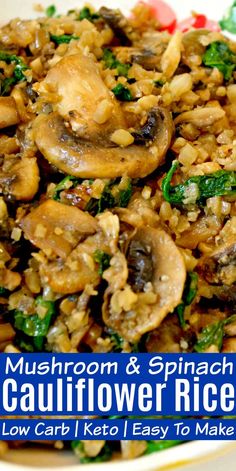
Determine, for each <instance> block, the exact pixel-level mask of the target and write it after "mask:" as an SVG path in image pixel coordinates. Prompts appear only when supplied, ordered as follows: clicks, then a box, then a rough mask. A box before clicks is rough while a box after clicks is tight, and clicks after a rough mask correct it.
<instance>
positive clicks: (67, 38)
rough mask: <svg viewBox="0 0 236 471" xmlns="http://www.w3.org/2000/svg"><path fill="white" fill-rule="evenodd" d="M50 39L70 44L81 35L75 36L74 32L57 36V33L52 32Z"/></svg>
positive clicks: (58, 42) (56, 42) (57, 42)
mask: <svg viewBox="0 0 236 471" xmlns="http://www.w3.org/2000/svg"><path fill="white" fill-rule="evenodd" d="M50 39H51V41H53V42H54V43H55V44H58V45H59V44H63V43H64V44H68V43H69V42H70V41H71V40H72V39H79V36H75V35H73V34H61V35H60V36H56V35H55V34H50Z"/></svg>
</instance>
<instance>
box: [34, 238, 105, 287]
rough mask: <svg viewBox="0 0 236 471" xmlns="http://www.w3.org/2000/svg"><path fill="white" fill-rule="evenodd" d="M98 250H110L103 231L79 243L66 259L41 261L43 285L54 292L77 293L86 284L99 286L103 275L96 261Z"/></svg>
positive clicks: (40, 269)
mask: <svg viewBox="0 0 236 471" xmlns="http://www.w3.org/2000/svg"><path fill="white" fill-rule="evenodd" d="M96 250H102V251H103V252H106V253H109V252H110V249H109V247H108V242H107V240H106V238H105V237H104V236H103V234H102V233H101V231H98V232H96V234H94V235H92V236H88V237H87V238H86V239H85V240H84V241H83V242H81V243H79V244H78V245H77V247H75V249H74V250H72V252H71V253H70V254H69V255H68V257H67V258H66V259H65V260H62V259H57V260H55V261H51V262H50V261H49V262H48V261H46V262H43V263H41V264H40V268H39V272H40V276H41V282H42V285H45V286H48V285H49V286H50V287H51V289H52V290H53V291H54V292H56V293H61V294H73V293H77V292H78V291H82V290H83V289H84V288H85V287H86V285H91V286H97V285H98V283H99V281H100V279H101V276H100V275H99V273H98V268H97V265H96V264H95V262H94V253H95V252H96Z"/></svg>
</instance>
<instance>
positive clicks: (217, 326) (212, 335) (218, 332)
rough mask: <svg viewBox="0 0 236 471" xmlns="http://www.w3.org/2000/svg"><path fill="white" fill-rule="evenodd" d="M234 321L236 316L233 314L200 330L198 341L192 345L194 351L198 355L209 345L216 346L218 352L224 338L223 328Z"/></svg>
mask: <svg viewBox="0 0 236 471" xmlns="http://www.w3.org/2000/svg"><path fill="white" fill-rule="evenodd" d="M235 321H236V315H235V314H233V315H232V316H230V317H227V318H226V319H223V320H220V321H218V322H215V323H214V324H210V325H208V326H206V327H204V329H202V331H201V333H200V335H199V336H198V340H197V342H196V344H195V345H194V350H195V351H196V352H198V353H201V352H204V351H205V350H206V349H207V348H209V347H210V346H211V345H216V346H217V347H218V349H219V351H220V350H221V348H222V344H223V338H224V326H225V325H228V324H231V323H232V322H235Z"/></svg>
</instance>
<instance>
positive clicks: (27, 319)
mask: <svg viewBox="0 0 236 471" xmlns="http://www.w3.org/2000/svg"><path fill="white" fill-rule="evenodd" d="M35 306H36V307H38V306H40V307H41V308H43V309H44V310H45V315H44V317H42V318H41V317H40V316H39V315H38V314H37V313H35V314H31V315H26V314H25V313H24V312H23V311H20V310H15V311H14V327H15V328H16V329H17V330H19V331H21V332H23V333H24V334H25V335H26V336H27V337H33V339H32V344H33V346H34V347H35V348H36V350H39V351H40V350H42V348H43V344H44V340H45V337H46V335H47V333H48V329H49V326H50V324H51V322H52V319H53V317H54V315H55V303H54V302H52V301H45V300H44V299H43V298H42V297H41V296H38V297H37V298H36V300H35ZM30 343H31V342H30Z"/></svg>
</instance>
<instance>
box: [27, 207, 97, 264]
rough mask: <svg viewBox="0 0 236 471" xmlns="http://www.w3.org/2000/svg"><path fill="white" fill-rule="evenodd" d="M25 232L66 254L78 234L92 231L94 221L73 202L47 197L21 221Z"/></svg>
mask: <svg viewBox="0 0 236 471" xmlns="http://www.w3.org/2000/svg"><path fill="white" fill-rule="evenodd" d="M20 226H21V228H22V229H23V231H24V234H25V236H26V237H27V238H28V239H29V240H30V241H31V243H32V244H34V245H36V246H37V247H39V248H40V249H42V250H46V251H49V252H50V254H51V253H52V254H56V255H58V256H59V257H62V258H66V257H67V256H68V255H69V253H70V252H71V250H72V249H73V248H74V247H75V246H76V245H77V244H78V242H79V241H80V239H81V237H84V236H85V235H88V234H94V233H95V232H96V230H97V227H98V226H97V221H96V220H95V219H94V218H93V217H92V216H90V214H88V213H86V212H83V211H81V210H80V209H78V208H75V207H73V206H66V205H64V204H61V203H58V202H57V201H53V200H48V201H45V202H44V203H42V204H41V205H40V206H38V208H36V209H33V210H32V211H31V213H29V214H28V215H27V216H26V217H24V218H23V219H22V221H21V223H20Z"/></svg>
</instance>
